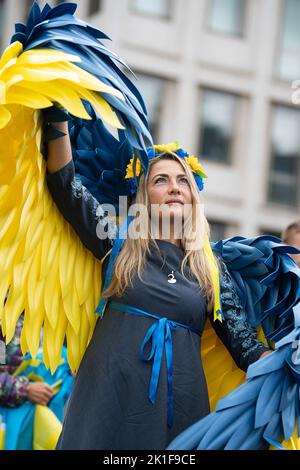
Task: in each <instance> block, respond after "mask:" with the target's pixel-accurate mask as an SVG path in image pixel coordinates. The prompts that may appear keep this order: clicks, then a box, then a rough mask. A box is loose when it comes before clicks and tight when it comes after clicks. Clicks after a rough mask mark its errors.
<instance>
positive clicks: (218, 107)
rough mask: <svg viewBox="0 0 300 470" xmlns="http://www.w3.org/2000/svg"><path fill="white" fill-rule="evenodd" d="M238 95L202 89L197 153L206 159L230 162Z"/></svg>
mask: <svg viewBox="0 0 300 470" xmlns="http://www.w3.org/2000/svg"><path fill="white" fill-rule="evenodd" d="M238 99H239V98H238V97H237V96H236V95H233V94H229V93H223V92H220V91H214V90H207V89H206V90H203V100H202V116H201V130H200V150H199V154H200V155H201V156H203V157H204V158H206V159H207V160H211V161H215V162H219V163H230V160H231V153H232V142H233V138H234V127H235V121H236V112H237V102H238Z"/></svg>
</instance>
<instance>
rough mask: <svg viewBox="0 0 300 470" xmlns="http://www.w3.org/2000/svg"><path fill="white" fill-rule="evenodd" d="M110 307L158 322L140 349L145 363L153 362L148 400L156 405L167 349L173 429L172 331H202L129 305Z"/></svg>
mask: <svg viewBox="0 0 300 470" xmlns="http://www.w3.org/2000/svg"><path fill="white" fill-rule="evenodd" d="M110 307H111V308H113V309H116V310H119V311H121V312H123V313H130V314H132V315H137V316H146V317H151V318H154V319H155V320H156V322H154V323H153V325H151V326H150V328H149V329H148V331H147V333H146V335H145V337H144V340H143V342H142V344H141V348H140V358H141V360H142V361H144V362H149V361H152V360H153V365H152V371H151V378H150V384H149V390H148V399H149V401H150V402H151V403H152V404H153V405H154V403H155V399H156V395H157V389H158V382H159V375H160V369H161V361H162V356H163V352H164V349H165V355H166V365H167V374H168V412H167V413H168V414H167V416H168V420H167V422H168V427H169V428H171V427H172V425H173V395H172V363H173V348H172V330H173V331H175V330H176V328H177V326H180V327H181V328H185V329H187V330H190V331H192V332H193V333H197V334H198V335H200V330H198V329H196V328H192V327H190V326H187V325H184V324H182V323H178V322H175V321H172V320H168V318H166V317H158V316H156V315H152V314H151V313H148V312H144V311H143V310H140V309H138V308H135V307H130V306H129V305H125V304H121V303H118V302H110ZM149 342H151V351H150V353H149V355H148V357H147V356H146V355H145V348H146V346H147V343H149Z"/></svg>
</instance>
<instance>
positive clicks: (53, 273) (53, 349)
mask: <svg viewBox="0 0 300 470" xmlns="http://www.w3.org/2000/svg"><path fill="white" fill-rule="evenodd" d="M75 10H76V5H75V4H72V3H64V4H61V5H59V6H57V7H55V8H53V9H52V8H51V7H49V5H46V6H45V7H44V8H43V10H40V8H39V7H38V5H37V4H34V5H33V7H32V10H31V13H30V15H29V18H28V22H27V25H22V24H17V25H16V34H15V35H14V36H13V38H12V43H11V45H10V46H9V47H8V48H7V49H6V51H5V52H4V53H3V55H2V57H1V59H0V97H1V101H0V169H1V171H0V221H1V223H0V266H1V276H0V319H1V323H2V329H3V334H4V335H5V336H6V341H7V342H9V341H10V340H11V339H12V337H13V335H14V331H15V326H16V323H17V320H18V318H19V316H20V314H21V313H22V312H23V311H25V315H24V327H23V331H22V336H21V346H22V351H23V353H24V354H25V353H26V352H27V351H29V352H30V353H31V355H32V356H33V357H35V356H36V354H37V351H38V348H39V343H40V332H41V329H42V328H43V358H44V361H45V364H46V365H47V367H50V368H51V371H52V372H54V371H55V369H56V367H57V365H58V364H59V361H60V358H61V350H62V345H63V342H64V339H65V337H66V338H67V344H68V361H69V364H70V367H71V368H72V370H77V369H78V366H79V363H80V361H81V358H82V356H83V354H84V352H85V350H86V347H87V344H88V342H89V340H90V338H91V335H92V333H93V329H94V326H95V321H96V315H95V313H94V311H95V307H96V306H97V304H98V301H99V296H100V292H101V279H100V271H101V270H100V263H99V261H97V260H96V259H95V258H94V256H93V255H92V254H91V253H90V252H89V251H88V250H87V249H86V248H85V247H84V246H83V245H82V244H81V242H80V240H79V238H78V237H77V235H76V234H75V232H74V231H73V230H72V228H71V227H70V226H69V224H68V223H67V222H66V221H65V220H64V219H63V217H62V216H61V215H60V213H59V212H58V210H57V208H56V206H55V205H54V203H53V201H52V199H51V196H50V194H49V193H48V190H47V186H46V184H45V174H46V165H45V161H44V159H43V157H42V148H43V139H42V118H41V112H40V110H42V109H45V108H48V107H50V106H52V104H53V103H54V102H55V103H58V104H59V105H60V106H61V107H63V108H65V109H66V110H67V112H68V113H69V114H70V115H72V116H73V117H74V121H73V122H72V124H70V126H71V132H72V143H73V153H74V156H75V157H76V160H77V168H78V171H79V173H83V174H84V176H85V178H86V180H89V181H90V182H94V188H93V190H94V191H96V190H97V189H98V190H99V187H98V188H97V181H96V179H95V178H96V177H98V174H97V175H94V179H93V178H92V176H91V173H89V174H88V173H86V172H85V171H84V170H82V169H84V167H85V164H84V160H85V158H87V157H88V158H91V159H93V157H94V156H95V155H96V154H97V155H98V160H97V162H96V159H95V164H96V165H97V168H98V170H99V172H100V173H99V174H100V175H101V178H102V179H103V181H104V183H105V184H103V185H102V186H101V188H102V198H103V197H104V195H105V194H106V189H107V188H111V187H112V186H113V184H112V182H111V179H112V178H113V177H115V176H116V175H117V172H116V171H115V170H114V162H113V154H112V151H115V150H116V149H117V150H118V149H120V151H121V150H122V149H123V150H124V148H125V147H126V149H127V150H126V152H127V151H129V149H130V148H131V146H132V147H133V148H134V149H137V150H139V151H140V153H141V155H142V154H143V149H144V148H145V146H146V145H149V144H151V137H150V134H149V131H148V126H147V118H146V109H145V105H144V103H143V100H142V98H141V96H140V94H139V92H138V90H137V89H136V88H135V86H134V85H133V84H132V83H131V82H130V80H129V79H128V78H127V77H126V76H125V75H124V73H123V72H122V71H121V70H120V69H119V68H118V66H117V64H116V62H120V63H121V64H122V65H124V63H123V62H122V61H121V59H119V58H118V57H117V56H116V55H115V54H114V53H112V52H110V51H109V50H108V49H107V48H106V47H105V46H104V44H103V43H102V41H101V40H102V39H105V38H106V36H105V35H104V34H103V33H102V32H101V31H99V30H97V29H95V28H93V27H92V26H90V25H88V24H86V23H84V22H82V21H80V20H78V19H76V18H75V17H74V12H75ZM74 38H76V41H75V40H74ZM83 120H84V121H83ZM83 122H86V123H89V124H87V125H86V126H84V125H83ZM102 123H105V124H108V125H110V126H113V127H115V128H117V129H118V130H120V132H121V134H120V135H121V137H122V138H121V140H120V141H118V140H117V139H115V138H114V137H113V136H112V135H110V132H109V131H108V130H107V129H106V128H105V127H104V125H103V124H102ZM123 130H124V131H123ZM99 133H100V134H99ZM102 137H103V139H104V140H105V139H106V146H105V145H104V149H103V152H102V154H101V152H100V151H98V148H102V144H101V145H99V142H101V138H102ZM112 142H114V147H113V148H111V150H110V152H109V145H110V144H111V143H112ZM121 147H122V148H121ZM123 150H122V151H123ZM126 152H125V153H126ZM93 163H94V161H93ZM99 165H100V166H99ZM101 165H102V166H101ZM8 291H9V295H8V298H7V301H6V303H5V304H4V299H5V297H6V295H7V292H8Z"/></svg>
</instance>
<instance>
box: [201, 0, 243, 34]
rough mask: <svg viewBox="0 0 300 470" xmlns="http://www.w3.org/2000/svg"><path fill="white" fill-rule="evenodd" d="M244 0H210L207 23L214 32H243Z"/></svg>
mask: <svg viewBox="0 0 300 470" xmlns="http://www.w3.org/2000/svg"><path fill="white" fill-rule="evenodd" d="M245 7H246V0H226V1H224V0H210V2H209V11H208V25H209V28H210V29H211V30H212V31H214V32H219V33H225V34H233V35H236V36H241V35H243V34H244V18H245Z"/></svg>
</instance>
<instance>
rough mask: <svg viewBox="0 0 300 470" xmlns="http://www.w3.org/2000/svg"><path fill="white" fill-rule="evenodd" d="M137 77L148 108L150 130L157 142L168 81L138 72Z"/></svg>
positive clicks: (138, 85) (137, 83)
mask: <svg viewBox="0 0 300 470" xmlns="http://www.w3.org/2000/svg"><path fill="white" fill-rule="evenodd" d="M137 78H138V81H137V82H136V83H135V85H136V86H137V88H138V90H139V92H140V93H141V95H142V96H143V98H144V101H145V104H146V107H147V110H148V122H149V126H150V132H151V135H152V138H153V141H154V142H157V139H158V132H159V124H160V116H161V109H162V104H163V99H164V92H165V85H166V81H165V80H164V79H162V78H159V77H154V76H152V75H145V74H137Z"/></svg>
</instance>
